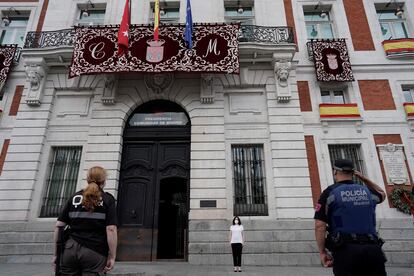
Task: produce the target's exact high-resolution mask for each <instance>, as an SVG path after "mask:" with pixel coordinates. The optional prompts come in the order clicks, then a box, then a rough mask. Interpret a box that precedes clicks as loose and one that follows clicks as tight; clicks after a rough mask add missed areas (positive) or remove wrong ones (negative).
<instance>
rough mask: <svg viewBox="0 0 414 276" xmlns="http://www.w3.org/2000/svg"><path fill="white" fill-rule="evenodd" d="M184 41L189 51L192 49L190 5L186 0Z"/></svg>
mask: <svg viewBox="0 0 414 276" xmlns="http://www.w3.org/2000/svg"><path fill="white" fill-rule="evenodd" d="M184 41H185V42H186V43H187V47H188V48H189V49H191V48H193V16H192V14H191V3H190V0H187V15H186V18H185V31H184Z"/></svg>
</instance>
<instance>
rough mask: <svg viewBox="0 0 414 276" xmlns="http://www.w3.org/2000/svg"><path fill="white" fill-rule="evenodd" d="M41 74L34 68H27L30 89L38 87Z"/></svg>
mask: <svg viewBox="0 0 414 276" xmlns="http://www.w3.org/2000/svg"><path fill="white" fill-rule="evenodd" d="M40 79H41V75H40V74H39V73H38V72H36V71H35V70H28V71H27V80H28V81H29V83H30V88H31V89H32V90H36V89H38V88H39V85H40Z"/></svg>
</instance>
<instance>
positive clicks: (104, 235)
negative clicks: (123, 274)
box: [53, 166, 117, 276]
mask: <svg viewBox="0 0 414 276" xmlns="http://www.w3.org/2000/svg"><path fill="white" fill-rule="evenodd" d="M105 181H106V171H105V169H103V168H102V167H98V166H96V167H92V168H90V169H89V170H88V176H87V182H88V185H87V187H86V188H85V189H83V190H80V191H78V192H76V193H75V194H74V195H73V196H72V197H71V198H70V199H69V201H68V202H67V204H66V205H65V207H64V209H63V211H62V213H61V214H60V216H59V217H58V219H57V222H56V225H55V235H54V239H55V242H56V241H57V239H58V238H57V236H58V231H59V230H58V229H59V227H64V226H66V225H69V237H68V240H67V241H66V242H65V245H64V251H63V256H62V257H61V263H60V271H59V275H67V276H75V275H76V276H78V275H79V276H81V275H82V276H95V275H104V273H105V272H107V271H110V270H112V268H113V267H114V264H115V258H116V248H117V217H116V205H115V198H114V197H113V196H112V195H111V194H109V193H106V192H104V191H103V188H104V186H105ZM55 251H56V250H55ZM55 261H56V254H55V256H54V259H53V263H55Z"/></svg>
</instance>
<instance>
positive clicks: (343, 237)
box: [325, 233, 385, 251]
mask: <svg viewBox="0 0 414 276" xmlns="http://www.w3.org/2000/svg"><path fill="white" fill-rule="evenodd" d="M384 242H385V241H384V240H383V239H382V238H379V237H377V236H376V235H372V234H343V233H336V234H335V235H328V237H327V238H326V240H325V246H326V248H328V249H329V250H330V251H332V250H336V249H340V248H341V247H343V246H345V245H347V244H375V245H379V246H382V245H383V244H384Z"/></svg>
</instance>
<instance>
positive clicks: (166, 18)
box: [151, 2, 180, 23]
mask: <svg viewBox="0 0 414 276" xmlns="http://www.w3.org/2000/svg"><path fill="white" fill-rule="evenodd" d="M151 11H152V16H151V20H152V22H154V3H152V4H151ZM178 22H180V6H179V3H178V2H168V3H167V2H162V3H160V23H178Z"/></svg>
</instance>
